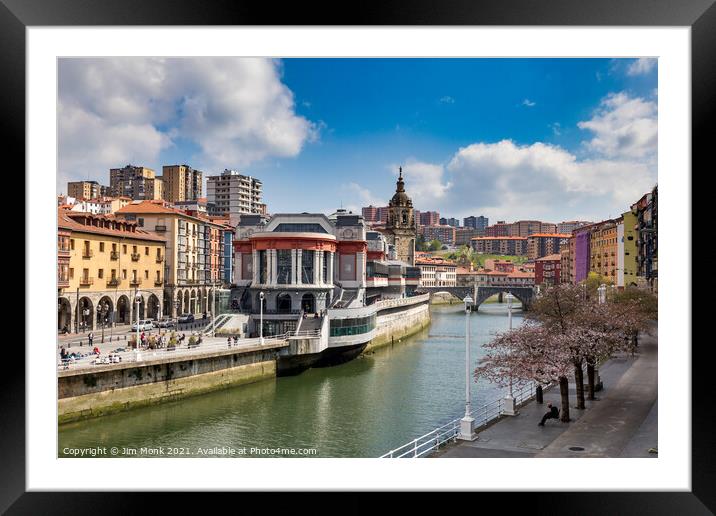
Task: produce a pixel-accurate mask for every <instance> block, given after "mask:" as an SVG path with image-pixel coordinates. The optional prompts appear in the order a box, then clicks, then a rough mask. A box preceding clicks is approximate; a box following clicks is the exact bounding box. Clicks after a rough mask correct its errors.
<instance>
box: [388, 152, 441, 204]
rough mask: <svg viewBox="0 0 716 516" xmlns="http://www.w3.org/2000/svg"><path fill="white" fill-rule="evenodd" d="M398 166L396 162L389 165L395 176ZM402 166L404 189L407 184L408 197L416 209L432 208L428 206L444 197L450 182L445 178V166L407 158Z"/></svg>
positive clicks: (437, 202)
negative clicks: (408, 189)
mask: <svg viewBox="0 0 716 516" xmlns="http://www.w3.org/2000/svg"><path fill="white" fill-rule="evenodd" d="M398 167H399V165H397V164H393V165H390V167H389V168H390V171H391V172H392V173H393V175H394V176H395V177H396V178H397V176H398ZM402 167H403V179H404V180H405V184H406V189H407V188H408V186H407V185H408V184H409V185H410V197H411V198H412V200H413V206H414V207H415V208H416V209H418V210H422V209H425V210H427V209H432V208H428V207H429V206H435V205H436V204H439V203H440V202H441V201H442V200H443V199H444V198H445V196H446V195H447V192H448V190H449V189H450V186H451V184H450V183H449V182H447V181H446V180H445V177H444V176H445V168H444V167H443V166H442V165H440V164H434V163H425V162H422V161H418V160H416V159H414V158H408V159H407V160H406V161H405V163H404V164H403V165H402ZM390 195H391V196H392V195H393V193H392V192H391V194H390ZM421 207H422V208H421Z"/></svg>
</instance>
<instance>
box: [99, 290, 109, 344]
mask: <svg viewBox="0 0 716 516" xmlns="http://www.w3.org/2000/svg"><path fill="white" fill-rule="evenodd" d="M99 309H100V310H99V316H100V318H101V321H102V340H101V341H100V342H102V344H104V327H105V324H106V317H107V313H108V312H109V305H108V304H107V302H106V301H105V302H104V303H101V304H100V305H99Z"/></svg>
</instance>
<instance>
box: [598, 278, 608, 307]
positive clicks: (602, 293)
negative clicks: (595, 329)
mask: <svg viewBox="0 0 716 516" xmlns="http://www.w3.org/2000/svg"><path fill="white" fill-rule="evenodd" d="M597 292H598V293H599V304H600V305H601V304H603V303H604V301H606V298H607V286H606V285H605V284H604V283H602V284H601V285H599V288H598V289H597Z"/></svg>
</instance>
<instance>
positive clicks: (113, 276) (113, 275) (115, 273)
mask: <svg viewBox="0 0 716 516" xmlns="http://www.w3.org/2000/svg"><path fill="white" fill-rule="evenodd" d="M116 277H117V269H112V279H115V278H116Z"/></svg>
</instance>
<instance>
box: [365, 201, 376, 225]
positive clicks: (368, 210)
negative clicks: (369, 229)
mask: <svg viewBox="0 0 716 516" xmlns="http://www.w3.org/2000/svg"><path fill="white" fill-rule="evenodd" d="M361 214H362V215H363V220H365V221H366V222H367V223H368V224H377V223H378V222H380V208H378V207H377V206H373V205H372V204H371V205H370V206H365V207H364V208H362V209H361Z"/></svg>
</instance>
